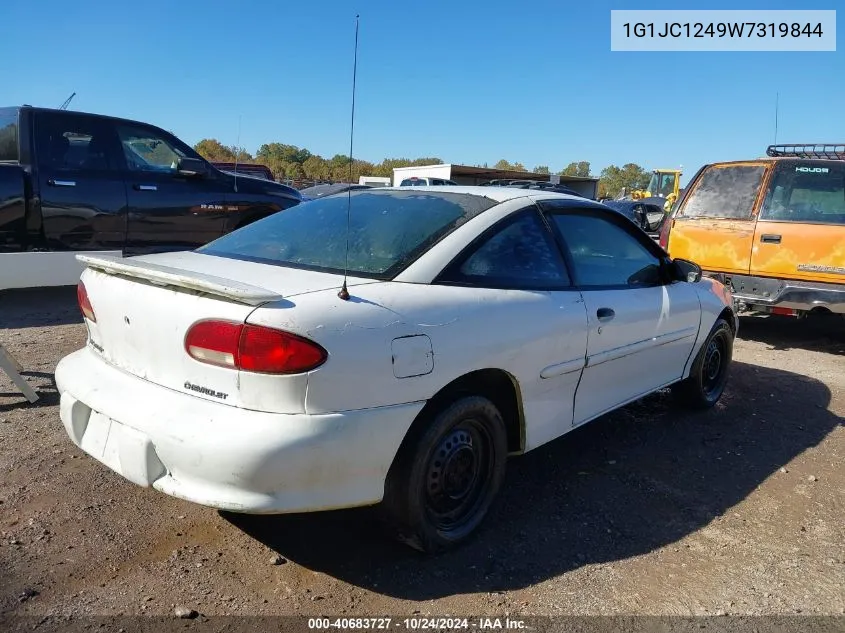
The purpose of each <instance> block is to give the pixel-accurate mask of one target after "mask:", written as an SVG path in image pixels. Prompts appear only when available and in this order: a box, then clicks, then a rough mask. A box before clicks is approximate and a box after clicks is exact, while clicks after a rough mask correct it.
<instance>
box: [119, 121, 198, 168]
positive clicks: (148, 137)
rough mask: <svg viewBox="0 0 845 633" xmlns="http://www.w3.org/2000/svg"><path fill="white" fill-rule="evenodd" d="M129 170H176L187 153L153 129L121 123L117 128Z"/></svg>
mask: <svg viewBox="0 0 845 633" xmlns="http://www.w3.org/2000/svg"><path fill="white" fill-rule="evenodd" d="M117 134H118V136H119V137H120V144H121V145H122V146H123V155H124V157H125V158H126V166H127V167H128V168H129V171H154V172H165V173H169V172H173V171H176V166H177V163H178V162H179V159H180V158H184V157H185V153H184V152H183V151H181V150H180V149H179V148H178V147H176V146H175V145H174V144H171V143H169V142H168V141H167V140H166V139H164V138H162V136H161V135H160V134H157V133H156V132H154V131H153V130H148V129H145V128H141V127H131V126H127V125H120V126H118V128H117Z"/></svg>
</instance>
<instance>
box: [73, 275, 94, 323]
mask: <svg viewBox="0 0 845 633" xmlns="http://www.w3.org/2000/svg"><path fill="white" fill-rule="evenodd" d="M76 300H77V302H78V303H79V309H80V310H82V316H84V317H85V318H86V319H88V320H89V321H91V322H92V323H96V322H97V315H96V314H94V308H92V307H91V300H90V299H88V291H87V290H86V289H85V284H84V283H82V282H81V281H80V282H79V283H78V284H76Z"/></svg>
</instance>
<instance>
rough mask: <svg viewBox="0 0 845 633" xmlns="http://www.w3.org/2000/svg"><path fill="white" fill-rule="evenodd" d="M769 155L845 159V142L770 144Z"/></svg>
mask: <svg viewBox="0 0 845 633" xmlns="http://www.w3.org/2000/svg"><path fill="white" fill-rule="evenodd" d="M766 155H767V156H776V157H777V156H789V157H793V158H827V159H829V160H845V143H792V144H786V145H769V147H768V148H767V149H766Z"/></svg>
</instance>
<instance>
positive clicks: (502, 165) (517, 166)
mask: <svg viewBox="0 0 845 633" xmlns="http://www.w3.org/2000/svg"><path fill="white" fill-rule="evenodd" d="M493 169H502V170H510V171H527V170H526V169H525V165H523V164H522V163H509V162H508V161H506V160H505V159H504V158H503V159H502V160H500V161H499V162H497V163H496V164H495V165H493Z"/></svg>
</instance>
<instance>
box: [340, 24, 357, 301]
mask: <svg viewBox="0 0 845 633" xmlns="http://www.w3.org/2000/svg"><path fill="white" fill-rule="evenodd" d="M359 18H360V16H358V15H356V16H355V56H354V61H353V63H352V120H351V122H350V126H349V184H350V185H351V184H352V140H353V138H354V136H355V82H356V80H357V78H358V20H359ZM351 210H352V189H351V187H350V188H349V189H347V190H346V261H345V263H344V265H343V286H341V288H340V291H339V292H338V293H337V296H338V297H339V298H341V299H343V300H344V301H349V289H348V288H347V287H346V277H347V275H348V274H349V214H350V211H351Z"/></svg>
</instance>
